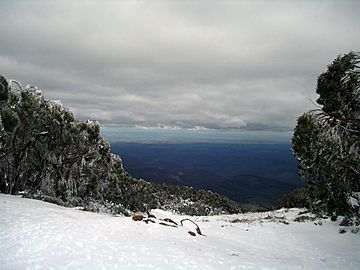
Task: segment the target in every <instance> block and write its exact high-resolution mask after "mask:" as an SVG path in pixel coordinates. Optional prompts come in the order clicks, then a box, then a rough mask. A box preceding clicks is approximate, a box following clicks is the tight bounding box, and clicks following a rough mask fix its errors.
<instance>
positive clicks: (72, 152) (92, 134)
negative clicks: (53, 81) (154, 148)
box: [0, 76, 242, 215]
mask: <svg viewBox="0 0 360 270" xmlns="http://www.w3.org/2000/svg"><path fill="white" fill-rule="evenodd" d="M0 112H1V115H0V116H1V117H0V192H3V193H9V194H17V193H18V192H22V193H25V195H26V196H30V197H35V198H40V199H47V200H50V201H54V202H57V203H61V204H65V205H83V206H88V205H91V206H92V207H94V208H95V207H105V208H107V209H108V210H110V211H111V212H113V213H119V212H121V213H128V212H129V211H138V210H141V211H145V210H149V209H151V208H155V207H158V208H164V209H169V210H177V211H178V212H182V213H189V214H197V215H200V214H216V213H221V212H224V213H235V212H240V211H242V209H241V207H240V206H239V205H238V204H237V203H235V202H232V201H231V200H229V199H227V198H224V197H222V196H220V195H217V194H214V193H212V192H206V191H198V190H195V189H191V188H186V187H172V186H167V185H156V184H153V183H150V182H147V181H143V180H141V181H140V180H136V179H133V178H132V177H131V176H130V175H129V174H128V173H127V172H126V171H125V170H124V168H123V165H122V160H121V158H120V157H119V156H117V155H114V154H112V153H111V152H110V144H109V143H108V142H107V141H105V140H104V139H103V138H102V137H101V135H100V125H99V123H98V122H96V121H90V120H89V121H86V122H83V121H79V120H76V119H75V118H74V115H73V114H72V112H71V111H69V110H68V109H67V108H65V107H63V106H62V105H61V104H59V103H57V102H54V101H49V100H46V99H44V97H43V96H42V94H41V91H39V90H38V89H37V88H36V87H32V86H27V87H26V88H25V89H22V88H21V86H20V84H19V83H17V82H14V81H7V80H6V79H5V78H4V77H3V76H1V77H0ZM96 205H98V206H96Z"/></svg>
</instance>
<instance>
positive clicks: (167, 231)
mask: <svg viewBox="0 0 360 270" xmlns="http://www.w3.org/2000/svg"><path fill="white" fill-rule="evenodd" d="M298 212H299V210H298V209H293V210H290V211H289V212H285V211H284V210H283V211H277V212H272V213H253V214H241V215H231V216H213V217H190V218H191V219H192V220H194V221H196V223H198V224H199V226H200V228H201V230H202V232H203V233H204V234H205V235H206V236H199V235H197V236H196V237H194V236H191V235H189V234H188V231H189V230H191V231H195V230H194V227H193V226H192V224H191V223H190V222H188V223H186V224H185V223H184V225H186V226H188V227H185V226H184V227H177V228H173V227H167V226H162V225H160V224H159V222H160V221H159V218H165V217H167V218H171V219H173V220H174V221H177V222H179V221H180V220H181V219H183V218H185V217H183V216H177V215H172V214H171V213H168V212H164V211H160V210H157V211H153V212H152V213H153V214H155V215H156V216H157V218H158V219H157V220H156V222H157V223H155V224H145V223H144V222H140V221H139V222H135V221H133V220H132V219H131V218H127V217H113V216H109V215H105V214H97V213H91V212H84V211H79V210H77V209H71V208H64V207H60V206H57V205H53V204H49V203H45V202H41V201H36V200H31V199H24V198H20V197H16V196H10V195H4V194H0V269H204V270H205V269H316V270H320V269H360V235H359V234H353V233H351V232H348V233H345V234H339V233H338V230H339V227H338V225H337V224H336V223H334V222H331V221H328V220H324V221H323V225H322V226H320V225H315V224H314V223H313V222H308V223H296V222H293V221H292V220H293V218H294V217H295V215H296V214H297V213H298ZM267 216H276V217H280V218H282V217H285V220H286V221H287V222H289V223H290V224H289V225H286V224H284V223H282V220H283V219H276V218H272V219H267V218H266V217H267ZM231 221H238V222H231Z"/></svg>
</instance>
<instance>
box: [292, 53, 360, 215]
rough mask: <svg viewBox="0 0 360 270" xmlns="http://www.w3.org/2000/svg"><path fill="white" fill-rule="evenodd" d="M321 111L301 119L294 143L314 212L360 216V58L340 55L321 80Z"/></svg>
mask: <svg viewBox="0 0 360 270" xmlns="http://www.w3.org/2000/svg"><path fill="white" fill-rule="evenodd" d="M316 92H317V94H319V98H318V100H317V103H318V104H319V109H316V110H312V111H308V112H306V113H304V114H303V115H302V116H300V117H299V118H298V121H297V126H296V128H295V132H294V136H293V139H292V147H293V150H294V154H295V156H296V157H297V159H298V160H299V168H300V175H301V176H302V177H303V178H304V179H305V180H306V181H307V183H308V189H307V195H308V200H309V201H308V202H309V205H310V207H311V208H312V210H314V211H320V212H326V213H327V214H329V215H359V207H358V206H356V205H357V204H358V203H359V202H360V193H359V192H360V54H359V53H356V52H350V53H348V54H346V55H343V56H338V57H337V58H336V59H335V60H334V61H333V63H331V64H330V65H329V66H328V67H327V70H326V71H325V72H324V73H322V74H321V75H320V76H319V77H318V82H317V89H316Z"/></svg>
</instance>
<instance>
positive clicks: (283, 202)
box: [279, 188, 309, 208]
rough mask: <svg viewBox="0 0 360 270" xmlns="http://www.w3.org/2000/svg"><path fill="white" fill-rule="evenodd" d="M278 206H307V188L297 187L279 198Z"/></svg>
mask: <svg viewBox="0 0 360 270" xmlns="http://www.w3.org/2000/svg"><path fill="white" fill-rule="evenodd" d="M279 206H280V207H286V208H295V207H297V208H308V207H309V197H308V190H307V188H297V189H295V190H293V191H292V192H290V193H289V194H286V195H285V196H283V197H282V198H281V199H280V202H279Z"/></svg>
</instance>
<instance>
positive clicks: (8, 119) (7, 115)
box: [1, 106, 19, 132]
mask: <svg viewBox="0 0 360 270" xmlns="http://www.w3.org/2000/svg"><path fill="white" fill-rule="evenodd" d="M1 122H2V125H3V128H4V131H5V132H12V131H13V130H14V129H15V128H16V126H17V125H18V124H19V117H18V115H17V114H16V112H15V111H13V110H12V109H11V108H10V107H9V106H6V107H3V108H2V109H1Z"/></svg>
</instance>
